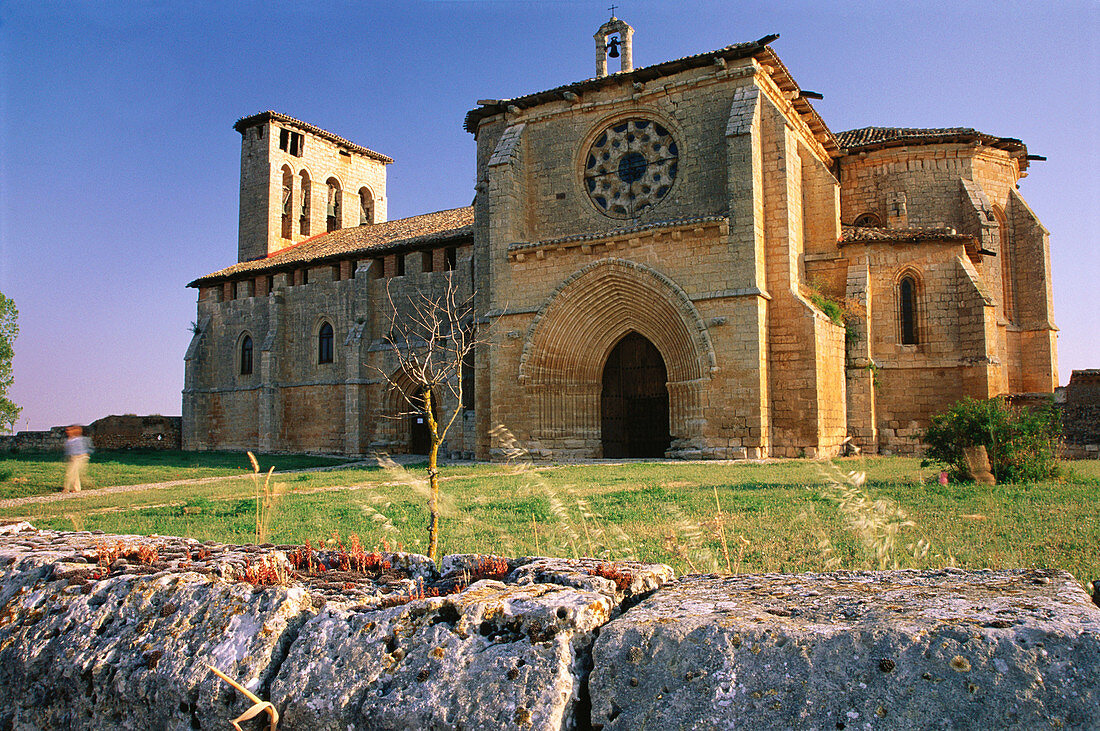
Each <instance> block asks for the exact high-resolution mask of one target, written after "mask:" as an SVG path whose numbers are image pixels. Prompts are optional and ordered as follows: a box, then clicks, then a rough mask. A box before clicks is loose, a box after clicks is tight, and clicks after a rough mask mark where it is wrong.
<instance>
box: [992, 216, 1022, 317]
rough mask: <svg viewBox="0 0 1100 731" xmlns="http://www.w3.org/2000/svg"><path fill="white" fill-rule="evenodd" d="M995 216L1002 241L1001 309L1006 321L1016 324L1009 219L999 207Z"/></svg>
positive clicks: (998, 251)
mask: <svg viewBox="0 0 1100 731" xmlns="http://www.w3.org/2000/svg"><path fill="white" fill-rule="evenodd" d="M993 215H994V216H995V217H996V218H997V230H998V233H999V235H998V238H999V239H1000V240H1001V241H1000V246H999V247H998V249H997V256H998V257H999V258H1000V260H1001V307H1002V309H1004V316H1005V319H1006V320H1008V321H1009V322H1016V287H1015V282H1014V281H1013V279H1012V240H1011V238H1010V236H1011V234H1010V233H1009V230H1008V219H1007V218H1005V212H1004V211H1002V210H1001V209H1000V208H999V207H998V206H994V207H993Z"/></svg>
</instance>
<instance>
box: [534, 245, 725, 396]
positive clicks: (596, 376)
mask: <svg viewBox="0 0 1100 731" xmlns="http://www.w3.org/2000/svg"><path fill="white" fill-rule="evenodd" d="M631 331H634V332H637V333H639V334H640V335H643V336H644V337H646V338H647V339H648V340H649V341H650V342H652V343H653V344H654V345H655V346H657V349H658V350H659V351H660V352H661V356H662V357H663V358H664V360H665V366H666V368H667V369H668V378H669V381H670V382H683V381H695V380H698V379H703V378H708V377H709V376H710V374H711V371H712V369H714V368H715V367H716V360H715V355H714V346H713V345H712V343H711V341H710V335H709V334H708V333H707V328H706V325H705V324H704V323H703V320H702V318H701V317H700V316H699V312H698V311H697V310H696V309H695V306H694V305H693V304H692V303H691V300H690V299H689V298H688V296H687V294H686V293H685V292H684V291H683V289H681V288H680V287H679V286H678V285H677V284H676V283H675V282H673V281H672V280H671V279H669V278H668V277H667V276H665V275H664V274H661V273H660V272H658V271H656V270H654V269H652V268H650V267H648V266H646V265H644V264H639V263H637V262H633V261H628V260H626V259H602V260H600V261H597V262H593V263H592V264H589V265H588V266H586V267H584V268H583V269H581V270H580V271H578V272H576V273H575V274H573V275H572V276H571V277H569V278H568V279H566V280H565V281H564V282H562V283H561V285H560V286H559V287H558V288H557V289H556V290H555V291H554V293H553V294H551V295H550V297H549V298H548V299H547V300H546V302H545V303H544V304H543V306H542V307H541V308H540V309H539V312H538V314H537V315H536V316H535V319H534V321H533V322H532V323H531V326H530V327H529V328H528V331H527V338H526V342H525V343H524V347H523V354H522V356H521V359H520V366H519V377H520V381H521V382H523V383H527V384H529V385H536V384H582V383H598V382H599V381H600V379H601V377H602V372H603V366H604V363H605V361H606V360H607V356H608V354H609V353H610V352H611V349H612V348H613V347H614V346H615V344H616V343H617V342H618V341H619V340H621V339H622V337H623V336H624V335H626V334H627V333H629V332H631Z"/></svg>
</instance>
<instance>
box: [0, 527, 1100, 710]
mask: <svg viewBox="0 0 1100 731" xmlns="http://www.w3.org/2000/svg"><path fill="white" fill-rule="evenodd" d="M0 533H2V534H3V535H0V569H2V574H0V618H2V621H0V725H2V726H4V727H5V728H86V729H108V728H120V727H127V728H225V727H227V726H228V725H229V723H230V722H231V721H232V720H233V719H234V718H237V717H240V716H241V715H242V714H244V713H245V712H247V711H248V710H249V709H250V708H251V707H252V706H253V702H252V701H251V700H249V699H246V698H245V696H244V695H243V694H242V693H240V692H239V691H236V690H234V689H232V688H230V687H229V685H228V684H227V683H225V682H224V681H223V680H221V679H220V678H218V677H216V676H215V675H214V673H213V672H212V671H211V670H210V668H211V667H215V668H217V669H218V670H219V671H221V672H222V673H224V674H226V675H227V676H228V677H229V678H231V679H234V680H235V681H236V682H237V683H239V684H240V685H242V686H244V687H245V688H247V689H248V690H249V692H250V693H252V694H253V695H254V696H255V697H257V698H259V699H261V700H262V701H270V702H271V703H272V704H273V707H274V710H275V711H277V712H278V714H279V728H280V729H286V730H287V731H293V730H294V729H318V728H333V729H335V728H339V729H367V728H372V729H374V728H387V729H397V728H432V729H442V728H490V727H491V728H500V729H537V730H539V731H559V730H560V729H574V728H578V729H584V728H603V729H607V731H614V730H616V729H637V728H671V727H684V728H718V727H721V728H727V727H729V728H732V727H738V728H741V727H743V728H819V729H826V728H827V729H834V728H844V727H850V726H859V727H861V728H862V727H864V726H866V727H870V728H884V729H885V728H917V727H925V726H927V725H928V723H929V722H930V721H934V722H935V723H936V724H937V725H941V726H943V727H950V728H963V727H966V728H1006V729H1025V728H1036V727H1046V726H1048V725H1054V726H1057V727H1059V728H1067V729H1086V728H1093V727H1095V720H1096V717H1095V713H1096V708H1097V707H1100V609H1097V607H1096V606H1095V605H1093V604H1092V602H1091V601H1090V600H1089V597H1088V596H1087V595H1086V594H1085V592H1084V591H1083V590H1082V589H1081V586H1080V585H1079V584H1078V583H1077V582H1076V581H1075V580H1074V579H1073V577H1071V576H1070V575H1069V574H1066V573H1064V572H1056V571H1046V570H1042V569H1028V570H1008V571H988V570H984V571H960V570H958V569H945V570H940V571H923V572H917V571H882V572H869V571H856V572H834V573H826V574H803V575H779V574H767V575H755V576H754V575H738V576H725V577H720V576H701V575H695V576H685V577H682V578H680V579H678V580H677V579H675V578H674V576H673V574H672V571H671V569H669V568H668V567H667V566H661V565H644V564H636V563H629V562H623V563H616V564H608V563H603V562H600V561H597V560H595V559H552V558H531V557H528V558H519V559H505V558H502V557H491V556H448V557H445V558H444V560H443V562H442V567H441V569H442V571H438V570H437V569H436V567H435V566H434V565H433V564H432V563H431V562H429V561H427V559H425V558H424V557H422V556H416V555H412V554H379V555H377V556H374V555H372V556H371V558H372V560H377V561H385V564H380V565H379V567H378V568H365V564H364V568H363V569H360V570H356V569H354V568H353V569H350V570H347V569H344V568H342V567H341V565H340V564H339V562H338V560H337V559H336V557H335V554H334V553H332V552H319V553H316V554H314V559H315V560H316V561H317V562H320V563H331V564H332V566H331V567H330V570H329V571H326V572H324V573H323V574H321V573H319V572H311V571H307V570H306V569H305V568H304V567H303V568H302V569H301V570H300V571H296V570H292V569H290V566H289V562H288V559H287V554H285V553H283V552H282V551H280V550H279V549H277V548H267V549H264V548H259V547H255V546H225V545H220V544H216V543H213V542H207V543H205V544H202V543H199V542H198V541H194V540H191V539H178V538H166V537H159V536H157V537H141V536H106V535H102V534H98V535H97V534H90V533H84V532H82V533H58V532H53V531H36V530H34V529H33V528H32V527H30V526H28V525H27V524H25V523H24V524H18V525H9V526H4V527H3V528H0ZM281 548H282V549H284V550H285V549H289V548H290V547H281ZM108 562H109V563H108ZM257 566H268V567H271V566H279V567H281V568H282V570H284V571H288V570H289V571H290V572H291V573H289V574H287V578H286V580H284V581H282V582H280V583H279V584H277V585H273V586H263V585H257V584H258V583H260V582H257V581H256V579H254V578H253V579H252V580H251V581H249V579H248V577H249V576H250V575H253V574H254V572H255V569H256V567H257ZM372 566H373V564H372ZM382 566H384V568H382ZM486 573H488V576H484V575H485V574H486ZM331 576H336V577H338V580H337V581H332V580H330V578H331ZM318 577H324V578H318ZM425 587H430V588H432V589H433V590H436V589H437V588H439V589H442V590H443V591H442V592H441V595H440V596H423V592H424V590H425ZM256 710H257V711H260V712H261V715H262V716H263V719H264V721H265V722H266V721H267V714H266V713H265V712H263V711H261V709H259V708H257V709H256Z"/></svg>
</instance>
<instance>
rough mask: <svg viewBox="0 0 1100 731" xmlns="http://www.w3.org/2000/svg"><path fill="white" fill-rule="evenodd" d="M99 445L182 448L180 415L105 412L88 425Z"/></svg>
mask: <svg viewBox="0 0 1100 731" xmlns="http://www.w3.org/2000/svg"><path fill="white" fill-rule="evenodd" d="M88 435H89V436H90V437H91V438H92V440H93V442H94V443H95V446H96V448H97V449H179V448H180V417H178V416H159V415H157V416H135V415H133V414H127V415H124V416H105V417H103V418H102V419H96V420H95V421H93V422H92V423H91V424H90V425H89V426H88Z"/></svg>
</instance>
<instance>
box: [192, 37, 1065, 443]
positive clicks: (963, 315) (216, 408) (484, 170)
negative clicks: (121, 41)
mask: <svg viewBox="0 0 1100 731" xmlns="http://www.w3.org/2000/svg"><path fill="white" fill-rule="evenodd" d="M777 37H778V36H767V37H765V38H761V39H759V40H757V41H754V42H750V43H738V44H734V45H730V46H727V47H725V48H721V49H718V50H716V51H711V52H707V53H701V54H697V55H693V56H688V57H685V58H680V59H675V60H671V61H665V62H662V63H658V64H655V65H652V66H646V67H642V68H634V65H633V52H634V49H635V45H634V44H635V41H636V40H637V39H636V38H635V37H634V31H633V28H631V27H630V26H629V25H628V24H627V23H625V22H624V21H621V20H619V19H618V18H612V19H611V20H609V21H608V22H607V23H605V24H603V25H602V26H601V27H600V28H599V29H598V30H597V32H596V34H595V36H594V38H595V41H596V50H597V64H596V69H595V76H594V77H593V78H590V79H586V80H583V81H578V82H575V83H571V84H567V85H564V86H560V87H557V88H554V89H550V90H547V91H542V92H537V93H533V94H526V95H524V96H520V97H515V98H512V99H483V100H481V101H479V102H478V106H477V107H476V108H475V109H473V110H471V111H470V112H468V113H467V115H466V120H465V128H466V130H467V131H469V132H470V133H471V134H473V135H474V137H475V140H476V148H477V151H476V177H475V179H474V181H472V182H473V184H474V187H475V190H476V196H475V199H474V203H473V206H472V207H471V208H467V209H455V210H454V211H441V212H438V213H432V214H426V215H424V216H417V217H413V218H409V219H402V220H401V221H396V222H388V223H387V222H385V205H384V201H385V187H384V184H385V178H384V173H385V165H387V164H389V162H392V161H390V159H389V158H387V157H385V156H384V155H380V154H379V153H375V152H373V151H371V150H368V149H366V148H361V147H359V146H357V145H355V144H354V143H350V142H348V141H346V140H343V139H342V138H339V137H336V136H335V135H332V134H331V133H328V132H324V131H323V130H319V129H318V128H315V127H312V126H311V125H308V124H306V123H304V122H300V121H298V120H294V119H292V118H289V117H285V115H279V114H276V113H273V112H266V113H263V114H261V115H255V116H254V117H250V118H245V119H243V120H241V121H240V122H238V129H239V131H241V133H242V137H243V138H244V152H243V153H242V175H241V177H242V208H241V210H242V218H241V221H242V222H241V241H242V244H241V254H240V259H241V263H240V264H237V265H235V266H234V267H229V268H227V269H224V270H221V271H219V272H215V273H214V274H211V275H207V276H206V277H203V278H201V279H199V280H196V281H195V282H193V283H192V286H196V287H198V288H199V292H200V301H199V315H200V316H199V320H198V330H199V332H198V333H197V334H196V340H195V341H194V342H193V344H192V349H191V350H190V351H189V354H188V364H189V365H188V376H187V378H188V386H187V389H186V390H185V409H184V413H185V417H184V421H185V429H184V434H185V436H184V441H185V444H191V445H193V446H195V447H203V448H207V447H209V448H214V447H216V446H218V445H225V444H228V443H230V442H232V443H233V444H247V443H250V440H252V441H257V442H258V443H260V444H262V445H264V448H270V449H286V450H297V451H343V452H348V453H355V454H362V453H367V452H369V451H370V450H372V449H376V448H382V447H384V448H385V449H387V450H390V451H405V450H410V449H417V448H419V447H418V444H419V443H418V442H417V439H416V438H415V436H414V435H415V433H416V424H415V423H414V422H410V421H409V420H408V418H406V417H405V416H401V415H399V414H398V413H397V412H400V411H401V405H400V404H401V399H400V398H396V399H395V397H394V394H395V393H398V394H399V392H401V391H402V389H405V390H407V389H409V388H411V385H410V384H408V383H406V382H405V381H404V380H402V378H401V374H398V373H390V372H388V371H387V370H386V369H387V367H389V364H388V363H387V362H386V361H385V359H384V356H383V355H382V354H381V353H382V350H383V347H382V345H383V341H384V335H385V328H384V327H383V326H382V325H381V323H382V322H383V321H384V320H385V318H386V317H387V316H391V315H392V313H391V312H390V308H391V305H390V303H389V301H388V299H387V298H386V297H385V293H386V292H387V291H389V292H392V291H393V289H394V288H395V287H397V288H399V289H400V291H402V292H406V293H412V292H418V291H425V292H432V291H435V290H436V289H438V288H439V287H440V286H442V284H443V283H444V282H445V281H448V280H447V278H450V279H451V280H455V279H456V278H457V280H458V281H459V282H460V283H461V287H462V291H463V292H466V293H469V294H471V295H472V296H473V297H474V302H475V311H476V317H475V322H474V323H473V324H474V325H475V326H476V327H477V328H479V331H480V332H479V338H480V339H483V340H485V341H486V342H487V345H486V346H485V347H483V348H481V349H479V350H478V352H477V354H476V357H475V358H474V359H473V362H470V363H466V364H464V367H463V369H462V373H463V378H464V379H465V380H464V397H463V401H464V403H463V404H462V409H463V415H462V420H461V430H460V433H459V434H457V435H454V436H452V437H450V438H449V444H448V445H447V449H448V450H449V451H450V452H452V453H460V454H475V455H476V456H478V457H481V458H488V457H493V456H498V455H500V454H502V453H501V452H499V451H498V450H497V445H494V443H493V439H492V437H491V434H492V433H493V432H494V431H495V430H497V429H498V427H500V426H504V427H506V428H507V429H508V430H509V431H510V432H511V433H512V434H514V435H515V437H516V439H517V442H518V444H519V445H520V446H522V447H523V448H525V449H526V450H528V452H529V453H531V454H532V455H534V456H536V457H540V458H547V459H569V458H594V457H595V458H598V457H660V456H672V457H706V458H744V457H766V456H800V455H806V456H815V455H831V454H835V453H837V452H839V451H840V450H842V449H845V448H846V446H845V445H848V444H854V445H858V446H860V447H861V448H863V449H865V450H868V451H876V450H881V451H890V452H912V451H915V450H917V449H919V447H920V445H919V435H920V433H921V430H922V429H923V428H924V427H925V426H926V425H927V423H928V420H929V418H930V417H931V416H932V415H933V414H935V413H938V412H939V411H942V410H943V409H945V408H947V407H948V406H949V405H950V404H951V403H953V402H954V401H956V400H958V399H959V398H962V397H963V396H973V397H976V398H985V397H988V396H992V395H996V394H1001V393H1010V392H1017V391H1029V392H1035V391H1039V392H1050V391H1051V390H1053V388H1054V386H1055V384H1056V383H1057V357H1056V332H1057V330H1056V328H1055V327H1054V324H1053V316H1052V312H1051V301H1052V296H1051V284H1050V263H1049V262H1050V253H1049V236H1048V233H1047V231H1046V229H1045V228H1043V226H1042V224H1040V223H1039V221H1038V219H1037V218H1036V217H1035V215H1034V213H1033V212H1032V211H1031V209H1030V208H1029V207H1028V206H1027V204H1026V203H1025V202H1024V200H1023V198H1022V197H1021V196H1020V193H1019V191H1018V182H1019V181H1020V179H1021V178H1023V177H1024V176H1025V175H1026V174H1027V170H1028V166H1029V164H1030V162H1031V161H1033V160H1035V159H1037V156H1034V155H1028V153H1027V149H1026V147H1025V146H1024V145H1023V143H1022V142H1020V141H1019V140H1016V139H1012V138H1006V137H996V136H993V135H989V134H985V133H982V132H978V131H976V130H973V129H969V128H943V129H911V128H903V127H867V128H862V129H858V130H852V131H849V132H843V133H840V134H834V133H833V132H832V131H830V129H829V128H828V126H827V125H826V124H825V122H824V120H823V119H822V118H821V117H820V115H819V114H818V113H817V111H816V110H815V109H814V107H813V105H812V100H813V99H816V98H820V97H821V95H820V94H817V93H816V92H812V91H808V90H805V89H802V88H801V87H800V86H799V85H798V83H797V82H796V81H795V79H794V77H793V76H792V74H791V73H790V71H789V70H788V69H787V67H786V66H785V65H784V64H783V62H782V61H781V60H780V59H779V57H778V56H777V55H776V53H775V51H774V50H773V49H772V47H771V44H772V43H773V42H774V41H775V40H776V38H777ZM616 58H618V59H620V62H619V63H620V69H619V70H618V72H611V73H609V69H608V61H609V59H612V60H613V59H616ZM284 132H285V133H286V134H285V135H284ZM295 134H297V135H300V137H294V136H292V135H295ZM265 135H266V136H265ZM284 138H285V140H284ZM261 140H266V142H261ZM284 141H285V147H286V149H283V147H284V145H283V143H284ZM261 149H262V150H263V151H266V152H263V154H261V152H259V151H257V150H261ZM264 154H266V155H267V157H263V155H264ZM310 154H317V155H320V156H321V157H319V158H317V159H315V160H312V159H311V158H309V155H310ZM326 156H327V157H326ZM292 158H293V159H292ZM299 158H301V159H302V161H303V162H305V161H310V160H312V161H311V162H310V164H311V165H312V167H311V168H309V169H308V170H306V172H305V173H303V171H302V170H299V167H302V168H303V170H304V169H305V168H306V167H308V166H305V165H301V166H299V165H298V162H297V161H298V159H299ZM292 162H293V163H294V164H290V163H292ZM341 165H342V166H344V167H342V168H341V167H340V166H341ZM326 166H328V167H326ZM333 166H335V167H333ZM331 170H338V174H335V179H336V180H337V181H338V183H339V189H338V190H334V189H332V188H330V187H326V188H324V192H323V193H322V192H319V191H320V190H321V189H320V188H318V185H320V184H321V183H323V182H324V181H323V180H322V178H323V177H324V176H327V175H329V174H330V171H331ZM288 171H289V172H288ZM318 171H323V172H320V175H318ZM303 175H307V176H308V179H309V181H310V184H309V185H305V184H303V183H302V182H301V181H302V180H303V179H304V178H303V177H302V176H303ZM295 176H297V177H295ZM326 179H327V178H326ZM257 181H258V182H257ZM318 181H320V183H319V182H318ZM284 183H289V184H288V185H287V184H284ZM296 185H297V186H298V187H295V186H296ZM310 186H312V187H310ZM356 186H360V187H361V188H362V189H363V190H366V191H367V192H368V194H369V195H368V197H367V198H363V197H360V198H355V197H354V195H352V191H353V189H355V188H356ZM255 190H259V191H260V193H255V192H254V191H255ZM249 191H253V192H249ZM265 196H266V197H265ZM280 196H281V197H280ZM321 197H324V199H325V206H327V207H325V208H320V207H319V206H320V205H321V204H320V203H319V201H320V199H321ZM306 198H308V199H309V205H308V206H307V205H304V204H303V203H302V201H303V200H305V199H306ZM368 199H369V200H368ZM276 200H278V201H281V203H280V204H279V205H276V204H275V202H276ZM288 201H289V207H288V204H287V202H288ZM356 201H358V202H356ZM371 201H373V203H371ZM371 205H373V208H371V207H370V206H371ZM355 206H358V208H357V209H356V208H355ZM353 209H354V210H356V211H357V212H356V213H355V214H352V213H349V211H352V210H353ZM334 210H335V211H336V213H335V214H334V213H333V211H334ZM257 211H258V213H257ZM288 211H289V213H288ZM322 212H323V213H325V214H326V215H325V216H321V215H320V213H322ZM296 215H297V216H298V218H297V219H296V218H295V216H296ZM356 216H358V218H357V217H356ZM307 217H308V224H309V225H308V226H307V227H305V228H302V227H301V223H302V220H304V219H305V218H307ZM322 220H323V221H324V222H325V223H324V225H323V226H322V223H321V222H322ZM295 222H297V223H298V224H299V228H297V229H296V228H295V227H294V224H295ZM288 226H289V228H287V227H288ZM286 232H289V236H283V234H284V233H286ZM307 233H308V234H309V235H307ZM246 241H247V242H248V243H247V245H246V243H245V242H246ZM841 311H843V313H844V315H843V318H840V317H838V315H839V313H840V312H841ZM406 315H407V313H404V314H403V313H401V312H399V313H398V316H399V317H402V316H406ZM325 323H328V325H329V327H330V330H323V326H324V324H325ZM326 333H327V337H330V338H335V340H334V341H333V342H334V343H336V344H335V345H333V346H332V348H333V350H334V355H333V356H332V358H333V363H334V364H338V365H334V366H333V367H328V364H327V363H320V362H318V361H320V360H322V358H320V357H319V350H323V348H324V347H325V346H323V345H321V341H322V340H323V338H324V337H325V336H326V335H325V334H326ZM482 335H483V337H482ZM245 338H248V340H247V341H246V340H245ZM247 343H251V347H252V348H253V349H254V350H253V351H251V353H252V354H251V355H249V356H248V357H249V358H252V359H253V360H252V361H249V362H250V363H252V362H254V363H255V364H256V365H254V366H253V367H254V368H258V369H259V370H257V371H255V372H253V373H251V374H250V375H249V377H248V378H244V377H243V374H242V373H241V372H240V371H241V363H242V362H243V360H244V359H245V357H246V356H245V352H246V349H245V347H244V346H245V344H247ZM340 343H343V345H340ZM325 352H327V351H325ZM322 365H324V366H326V367H321V366H322ZM380 374H382V375H380ZM383 375H384V376H385V377H383ZM390 381H392V382H396V383H398V384H399V385H398V388H397V390H396V391H394V390H392V389H388V382H390ZM400 384H404V385H400ZM467 387H468V388H467ZM188 404H191V406H188ZM445 405H447V404H445ZM450 406H453V404H450ZM189 409H190V411H189ZM188 413H191V414H192V416H191V417H188ZM189 434H190V435H192V439H191V441H188V440H189V437H188V435H189ZM230 435H232V436H230Z"/></svg>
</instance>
